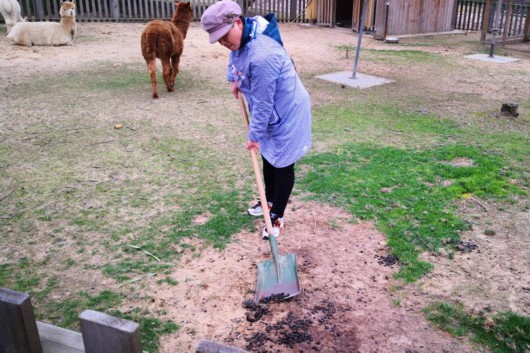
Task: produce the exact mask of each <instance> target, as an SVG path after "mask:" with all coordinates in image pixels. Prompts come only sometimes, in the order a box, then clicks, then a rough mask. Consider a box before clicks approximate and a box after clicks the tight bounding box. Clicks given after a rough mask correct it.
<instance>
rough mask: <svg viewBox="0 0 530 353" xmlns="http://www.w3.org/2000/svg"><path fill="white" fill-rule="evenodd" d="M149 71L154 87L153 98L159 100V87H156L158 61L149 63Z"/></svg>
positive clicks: (154, 60)
mask: <svg viewBox="0 0 530 353" xmlns="http://www.w3.org/2000/svg"><path fill="white" fill-rule="evenodd" d="M147 70H148V71H149V75H150V76H151V85H153V98H158V87H157V85H156V59H153V60H149V61H148V62H147Z"/></svg>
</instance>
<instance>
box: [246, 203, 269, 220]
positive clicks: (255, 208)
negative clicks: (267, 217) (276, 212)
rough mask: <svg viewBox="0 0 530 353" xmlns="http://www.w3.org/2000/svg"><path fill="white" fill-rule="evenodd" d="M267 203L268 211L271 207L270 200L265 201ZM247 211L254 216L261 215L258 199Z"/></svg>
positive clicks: (261, 210)
mask: <svg viewBox="0 0 530 353" xmlns="http://www.w3.org/2000/svg"><path fill="white" fill-rule="evenodd" d="M267 204H268V205H269V211H270V209H271V208H272V202H267ZM247 213H248V214H249V215H251V216H254V217H261V216H263V209H262V208H261V202H260V201H259V200H258V201H257V202H256V203H255V204H254V205H252V206H251V207H250V208H249V209H248V210H247Z"/></svg>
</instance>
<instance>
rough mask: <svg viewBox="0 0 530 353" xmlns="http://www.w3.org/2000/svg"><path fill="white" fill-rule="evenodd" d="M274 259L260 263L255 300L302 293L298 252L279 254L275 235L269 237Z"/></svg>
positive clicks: (281, 297)
mask: <svg viewBox="0 0 530 353" xmlns="http://www.w3.org/2000/svg"><path fill="white" fill-rule="evenodd" d="M269 243H270V246H271V250H272V256H273V259H271V260H267V261H263V262H260V263H258V283H257V286H256V298H255V302H256V303H259V302H260V301H261V300H262V299H264V298H269V297H273V298H274V300H283V299H287V298H291V297H294V296H296V295H298V294H300V292H301V290H300V283H299V281H298V273H297V271H296V254H287V255H279V253H278V244H277V242H276V238H275V237H274V236H270V237H269Z"/></svg>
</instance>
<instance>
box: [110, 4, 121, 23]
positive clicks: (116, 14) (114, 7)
mask: <svg viewBox="0 0 530 353" xmlns="http://www.w3.org/2000/svg"><path fill="white" fill-rule="evenodd" d="M110 15H111V17H112V18H113V19H115V20H118V19H119V18H120V8H119V6H118V0H110Z"/></svg>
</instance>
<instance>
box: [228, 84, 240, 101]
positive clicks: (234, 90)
mask: <svg viewBox="0 0 530 353" xmlns="http://www.w3.org/2000/svg"><path fill="white" fill-rule="evenodd" d="M230 91H231V92H232V94H233V95H234V97H236V99H238V98H239V97H238V95H237V92H239V87H237V84H236V83H235V82H230Z"/></svg>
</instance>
